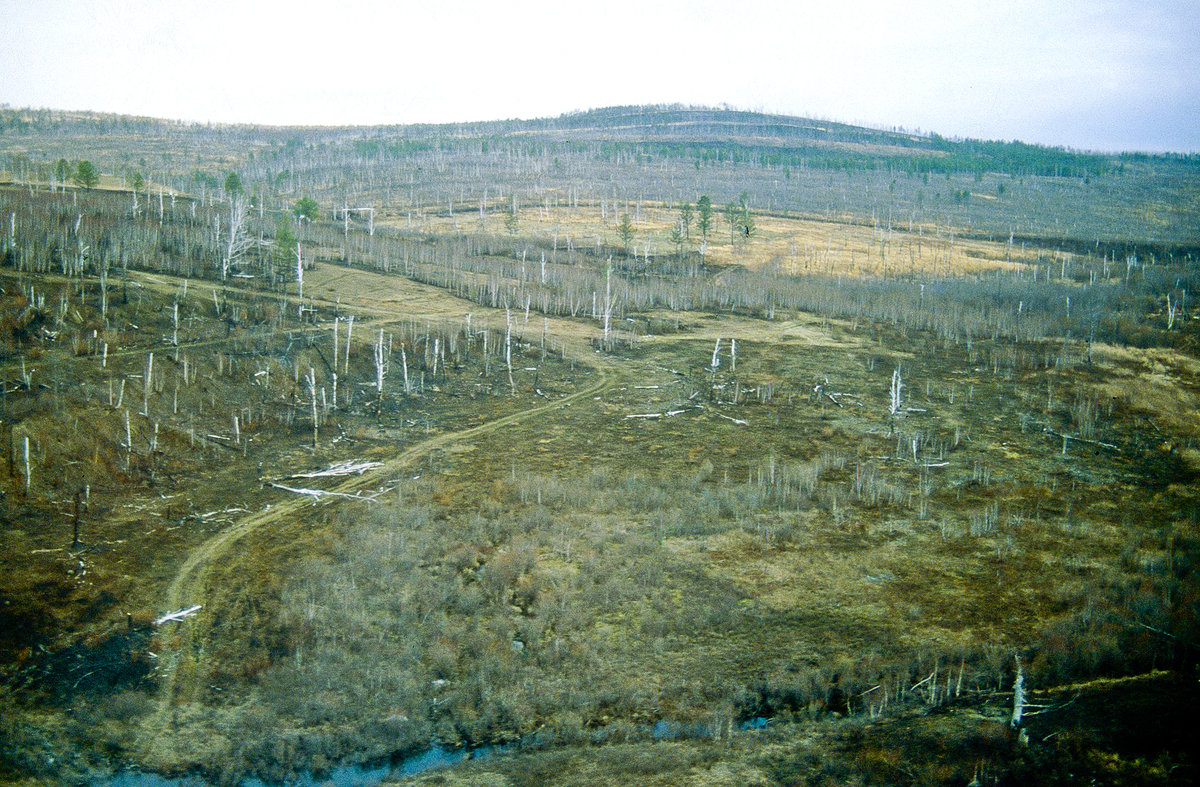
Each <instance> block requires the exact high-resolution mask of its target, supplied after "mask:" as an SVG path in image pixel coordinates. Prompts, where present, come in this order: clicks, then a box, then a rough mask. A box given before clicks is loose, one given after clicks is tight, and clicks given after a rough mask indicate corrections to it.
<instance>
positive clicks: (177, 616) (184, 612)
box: [154, 604, 202, 626]
mask: <svg viewBox="0 0 1200 787" xmlns="http://www.w3.org/2000/svg"><path fill="white" fill-rule="evenodd" d="M201 606H202V605H201V604H196V605H195V606H193V607H188V608H187V609H180V610H176V611H175V612H168V613H167V614H165V615H163V616H162V617H161V618H157V619H156V620H155V621H154V625H156V626H161V625H162V624H164V623H170V622H171V621H173V620H183V619H184V618H186V617H187V616H188V615H192V614H195V612H196V611H197V610H199V609H200V607H201Z"/></svg>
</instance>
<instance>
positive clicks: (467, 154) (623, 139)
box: [0, 105, 1200, 249]
mask: <svg viewBox="0 0 1200 787" xmlns="http://www.w3.org/2000/svg"><path fill="white" fill-rule="evenodd" d="M0 153H2V154H7V159H8V160H7V161H6V162H4V167H5V168H7V169H8V170H9V171H11V172H13V173H14V176H15V177H16V178H17V179H21V178H22V177H23V175H22V173H23V172H33V173H39V172H40V173H42V174H43V175H45V174H46V172H47V171H48V170H49V169H50V168H51V166H52V164H53V162H54V161H56V160H57V159H58V158H60V157H68V158H89V159H91V160H93V161H94V162H95V163H96V164H97V166H98V167H99V168H100V170H101V171H103V172H107V173H113V174H121V173H132V172H135V171H137V172H142V173H143V174H145V175H146V176H147V177H148V178H152V179H153V180H154V181H155V182H162V183H168V184H171V185H173V186H175V187H176V188H180V189H188V188H192V189H195V188H196V186H197V183H201V182H202V181H205V182H207V183H209V184H211V183H212V182H213V181H214V180H219V179H220V177H223V173H225V172H228V171H235V170H236V171H238V172H240V173H241V175H242V179H243V181H244V182H246V184H247V185H248V186H249V187H252V188H256V189H257V190H258V191H260V192H261V193H262V194H263V196H264V198H267V199H268V200H270V199H272V198H274V199H278V200H279V201H280V202H281V203H282V202H286V201H287V200H290V199H295V198H296V197H297V196H298V195H301V194H312V195H313V196H315V197H316V198H317V199H318V200H321V201H325V202H330V203H336V202H341V201H343V200H345V199H353V200H356V201H369V202H371V203H372V204H380V205H392V206H394V207H397V208H401V209H404V210H411V209H423V208H429V207H431V206H437V205H445V204H448V202H447V201H448V200H449V201H456V200H457V201H461V202H464V203H468V204H470V203H478V202H479V201H480V200H491V199H495V198H498V197H499V196H500V195H513V194H515V195H516V196H517V197H518V200H520V201H525V202H538V203H542V202H544V201H545V200H546V199H547V198H548V197H551V198H554V199H557V200H569V201H571V202H572V203H573V204H578V203H579V202H580V201H583V202H584V203H591V202H595V201H598V200H612V201H618V202H619V201H625V202H629V201H637V200H649V201H656V202H665V203H677V202H683V201H694V200H695V199H696V198H697V197H698V196H699V195H700V194H709V195H710V196H711V197H712V198H713V200H714V202H716V203H718V204H723V203H724V202H726V201H730V200H732V199H734V198H736V196H737V195H739V194H741V193H742V192H746V193H747V194H748V195H749V198H750V202H751V204H752V206H753V207H754V209H756V210H759V211H768V212H776V213H790V214H801V215H807V216H811V217H815V218H825V219H830V220H839V221H840V220H851V221H857V222H864V221H869V222H874V223H881V224H884V225H894V224H895V223H897V222H900V223H903V224H904V225H905V226H909V225H913V226H917V225H920V226H929V227H934V228H936V227H947V228H955V229H956V230H957V231H960V232H966V233H973V234H984V235H989V236H997V237H998V236H1004V237H1012V238H1019V237H1029V238H1041V239H1047V238H1048V239H1052V240H1056V241H1058V242H1061V243H1065V244H1073V245H1076V246H1079V245H1092V246H1094V247H1096V248H1099V247H1100V246H1101V245H1113V244H1126V245H1128V244H1135V245H1137V244H1141V245H1149V246H1156V247H1157V246H1161V247H1163V248H1165V249H1169V248H1173V247H1178V248H1184V247H1193V246H1200V206H1198V200H1197V199H1196V195H1197V194H1200V156H1196V155H1172V154H1168V155H1148V154H1128V153H1124V154H1116V153H1113V154H1109V153H1095V152H1083V151H1075V150H1070V149H1065V148H1060V147H1047V146H1042V145H1033V144H1027V143H1023V142H1005V141H992V140H975V139H949V138H945V137H941V136H939V135H937V134H932V133H929V134H926V133H914V132H909V131H902V130H882V129H873V128H865V127H861V126H853V125H848V124H844V123H837V122H833V121H825V120H814V119H809V118H799V117H789V116H784V115H772V114H762V113H756V112H747V111H741V110H732V109H714V108H705V107H687V106H681V105H659V106H626V107H608V108H603V109H593V110H588V111H582V112H573V113H568V114H565V115H561V116H559V117H554V118H538V119H532V120H518V119H511V120H494V121H481V122H473V123H449V124H437V125H430V124H417V125H394V126H369V127H363V126H346V127H319V128H318V127H276V126H254V125H222V124H192V123H181V122H177V121H167V120H158V119H153V118H142V117H130V116H123V115H110V114H99V113H90V112H63V111H55V110H29V109H18V110H14V109H3V110H0Z"/></svg>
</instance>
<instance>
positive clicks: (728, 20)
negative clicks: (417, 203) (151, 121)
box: [0, 0, 1200, 152]
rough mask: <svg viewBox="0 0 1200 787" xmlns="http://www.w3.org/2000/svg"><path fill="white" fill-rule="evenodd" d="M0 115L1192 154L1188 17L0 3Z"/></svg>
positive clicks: (645, 7)
mask: <svg viewBox="0 0 1200 787" xmlns="http://www.w3.org/2000/svg"><path fill="white" fill-rule="evenodd" d="M0 21H2V24H3V27H4V29H5V32H4V35H3V37H2V43H0V103H4V104H7V105H9V106H12V107H25V106H29V107H48V108H53V109H74V110H83V109H88V110H96V111H102V112H118V113H126V114H135V115H146V116H152V117H160V118H169V119H179V120H190V121H200V122H209V121H211V122H225V123H233V122H238V123H243V122H244V123H263V124H273V125H345V124H356V125H370V124H402V123H417V122H455V121H470V120H495V119H505V118H532V117H545V116H556V115H560V114H563V113H565V112H571V111H575V110H584V109H590V108H598V107H604V106H612V105H618V104H621V105H624V104H646V103H684V104H696V105H705V106H718V105H730V106H734V107H737V108H741V109H754V110H762V111H767V112H779V113H783V114H789V115H799V116H805V117H817V118H823V119H831V120H838V121H843V122H849V123H860V124H864V125H871V126H875V127H883V128H891V127H902V128H905V129H908V130H918V129H919V130H921V131H933V132H936V133H939V134H942V135H943V136H950V137H977V138H985V139H1003V140H1010V139H1019V140H1022V141H1025V142H1033V143H1040V144H1048V145H1063V146H1066V147H1071V148H1076V149H1083V150H1104V151H1116V150H1147V151H1176V152H1200V2H1197V1H1196V0H1161V1H1159V0H1088V1H1086V2H1084V1H1081V0H1011V1H1010V0H992V1H991V2H982V1H980V0H907V1H906V2H900V1H899V0H889V1H888V2H883V1H881V0H826V2H822V3H811V2H805V1H804V0H791V2H776V1H775V0H723V1H722V2H717V0H687V1H685V0H666V1H665V2H656V0H640V1H634V0H592V1H591V2H586V3H578V2H573V0H553V1H552V0H529V1H526V0H491V1H490V2H474V1H473V0H425V1H424V2H409V1H408V0H398V1H397V2H379V1H373V0H325V2H321V3H310V2H304V1H301V0H294V1H293V2H287V3H284V2H255V1H254V0H0Z"/></svg>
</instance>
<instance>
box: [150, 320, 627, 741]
mask: <svg viewBox="0 0 1200 787" xmlns="http://www.w3.org/2000/svg"><path fill="white" fill-rule="evenodd" d="M445 297H449V296H445ZM472 306H474V304H472ZM358 308H359V305H358V304H356V305H355V309H356V310H358ZM362 311H366V312H368V313H371V314H373V315H374V316H375V317H376V318H382V319H377V320H376V321H378V322H398V321H401V320H406V319H413V318H414V317H415V318H416V319H421V318H422V315H414V314H412V312H410V311H407V310H401V309H399V308H398V309H396V310H395V311H392V310H390V309H388V308H387V307H386V306H381V305H379V304H375V305H373V306H370V307H368V308H365V309H362ZM473 311H475V312H490V311H491V310H489V309H485V308H478V307H476V308H474V309H473ZM570 349H571V350H572V353H571V354H572V355H573V356H574V357H575V360H576V361H579V362H581V363H584V364H586V365H588V366H590V367H592V368H593V369H594V370H595V371H596V373H597V374H598V379H597V380H595V381H594V382H592V383H590V384H589V385H587V386H585V387H584V388H581V389H580V390H578V391H576V392H575V393H572V394H569V395H567V396H564V397H562V398H560V399H557V400H555V401H552V402H548V403H546V404H541V405H538V406H536V407H531V408H529V409H527V410H523V411H521V412H518V413H512V414H510V415H507V416H504V417H501V418H497V419H495V420H493V421H488V422H486V423H483V424H478V425H476V426H472V427H469V428H467V429H462V430H460V431H457V432H447V433H444V434H440V435H437V436H434V437H431V438H429V439H427V440H423V441H421V442H419V443H417V444H415V445H413V446H410V447H409V448H407V449H405V450H403V451H401V452H400V453H399V454H397V455H395V456H394V457H392V458H390V459H387V460H385V461H384V462H383V464H382V465H381V466H379V467H376V468H375V469H373V470H371V471H368V472H366V473H363V474H361V475H357V476H350V477H348V478H345V479H344V480H342V481H341V482H340V483H338V484H337V485H336V486H333V487H331V488H330V489H328V490H327V491H331V492H334V493H339V494H347V495H353V494H356V493H360V492H362V491H364V490H367V489H371V488H378V487H380V486H382V485H384V484H386V483H387V482H388V481H389V480H391V479H393V478H395V477H396V476H397V475H398V474H399V473H400V471H401V470H402V469H403V468H405V467H406V466H408V465H410V464H411V463H412V462H413V461H414V460H417V459H420V458H421V457H424V456H426V455H428V454H429V453H431V452H433V451H436V450H439V449H444V448H447V447H450V446H453V445H455V444H460V443H463V442H466V441H469V440H472V439H474V438H477V437H479V436H481V435H485V434H488V433H490V432H494V431H496V430H498V429H502V428H504V427H506V426H510V425H512V424H516V423H519V422H522V421H526V420H529V419H533V418H537V417H539V416H542V415H545V414H546V413H549V412H552V411H554V410H558V409H561V408H562V407H565V406H567V405H569V404H571V403H572V402H574V401H576V400H580V399H584V398H586V397H590V396H595V395H596V394H598V393H600V392H601V391H604V390H605V389H606V388H609V387H611V386H612V385H613V380H612V367H611V365H609V364H607V363H604V362H603V361H602V360H601V359H598V358H596V357H595V356H593V355H591V354H590V353H584V352H582V351H580V348H577V347H574V348H570ZM311 504H312V501H311V499H310V498H308V497H291V498H287V499H285V500H283V501H280V502H278V503H274V504H272V505H271V506H269V507H267V508H265V509H264V510H262V511H259V512H257V513H253V514H250V515H249V516H246V517H244V518H243V519H241V520H240V521H238V522H237V523H236V524H234V525H232V526H231V527H229V528H227V529H225V530H223V531H221V532H220V533H218V534H216V535H214V536H213V537H212V538H210V539H208V540H207V541H205V542H204V543H202V544H200V545H199V546H198V547H196V548H195V549H194V550H192V552H191V553H190V554H189V555H188V557H187V559H186V560H185V561H184V562H183V564H182V565H181V566H180V567H179V570H178V572H177V573H176V574H175V577H174V579H173V580H172V581H171V583H170V585H169V586H168V588H167V592H166V596H165V598H164V599H163V605H164V608H165V609H166V610H176V609H181V608H184V607H190V606H192V605H194V604H203V603H204V602H205V598H206V596H207V594H206V592H205V591H206V589H207V585H208V582H209V578H210V575H211V573H212V571H213V569H214V567H216V566H217V565H218V564H220V563H221V562H222V561H224V560H226V559H228V558H230V557H231V555H232V553H233V550H234V549H235V547H236V546H237V545H238V544H239V542H241V541H242V540H243V539H245V538H246V537H247V536H249V535H250V534H252V533H255V532H256V531H259V530H262V529H263V528H265V527H269V526H273V525H280V524H282V523H286V522H289V521H295V520H296V519H297V518H298V517H299V515H300V514H301V513H302V510H303V509H305V508H307V507H309V506H310V505H311ZM214 611H215V610H214V609H212V608H211V607H207V606H206V607H204V608H202V609H201V611H200V612H199V614H197V615H195V616H194V617H191V618H188V619H187V620H185V621H184V622H183V623H182V628H181V631H180V636H181V640H180V642H179V644H178V645H177V646H175V647H174V648H173V652H171V653H163V654H160V671H159V680H160V690H159V694H158V698H157V700H156V704H155V708H154V711H153V713H152V714H151V715H150V716H149V717H148V720H147V723H146V725H145V727H144V728H143V735H144V736H145V737H144V738H143V741H144V746H152V745H153V742H154V741H155V740H156V739H160V738H161V737H162V736H170V735H172V734H173V732H174V729H173V728H174V714H173V709H174V708H176V707H177V706H178V704H179V700H180V698H181V697H186V696H189V695H194V694H195V690H196V689H197V688H198V687H197V685H196V684H197V683H198V681H199V680H200V679H201V678H202V677H203V675H204V670H202V669H199V670H188V671H186V675H184V674H181V670H180V666H181V664H182V663H183V662H184V661H185V660H186V659H189V658H192V657H193V655H192V654H193V653H194V652H195V649H196V648H197V646H198V645H200V644H201V643H203V641H204V638H205V636H206V634H207V632H208V630H209V628H210V622H211V621H212V619H213V613H214Z"/></svg>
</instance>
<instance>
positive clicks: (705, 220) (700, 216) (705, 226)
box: [696, 194, 713, 240]
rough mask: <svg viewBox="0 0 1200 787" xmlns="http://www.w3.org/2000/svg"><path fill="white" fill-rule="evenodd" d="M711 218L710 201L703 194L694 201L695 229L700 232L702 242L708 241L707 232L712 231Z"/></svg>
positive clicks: (711, 207)
mask: <svg viewBox="0 0 1200 787" xmlns="http://www.w3.org/2000/svg"><path fill="white" fill-rule="evenodd" d="M712 217H713V206H712V200H711V199H709V198H708V195H707V194H704V195H703V196H701V197H700V199H698V200H696V229H698V230H700V237H702V238H703V239H704V240H708V231H709V230H711V229H712Z"/></svg>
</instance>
